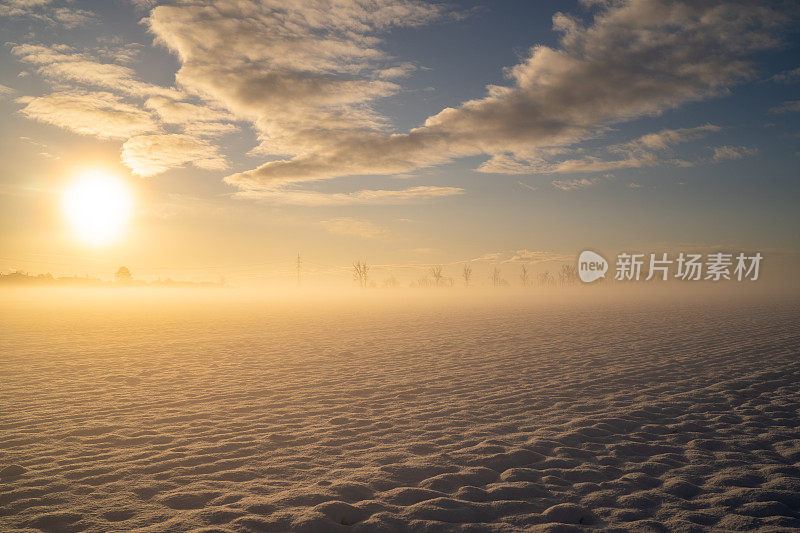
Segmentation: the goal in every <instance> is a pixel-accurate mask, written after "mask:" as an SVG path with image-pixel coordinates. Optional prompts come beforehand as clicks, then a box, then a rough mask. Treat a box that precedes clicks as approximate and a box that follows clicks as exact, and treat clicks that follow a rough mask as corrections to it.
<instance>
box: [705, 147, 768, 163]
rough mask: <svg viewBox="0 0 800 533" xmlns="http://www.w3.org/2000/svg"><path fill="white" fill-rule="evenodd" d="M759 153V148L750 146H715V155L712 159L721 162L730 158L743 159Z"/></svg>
mask: <svg viewBox="0 0 800 533" xmlns="http://www.w3.org/2000/svg"><path fill="white" fill-rule="evenodd" d="M757 153H758V149H757V148H749V147H747V146H715V147H714V155H713V156H711V159H712V160H713V161H714V162H715V163H719V162H721V161H727V160H730V159H742V158H744V157H749V156H752V155H755V154H757Z"/></svg>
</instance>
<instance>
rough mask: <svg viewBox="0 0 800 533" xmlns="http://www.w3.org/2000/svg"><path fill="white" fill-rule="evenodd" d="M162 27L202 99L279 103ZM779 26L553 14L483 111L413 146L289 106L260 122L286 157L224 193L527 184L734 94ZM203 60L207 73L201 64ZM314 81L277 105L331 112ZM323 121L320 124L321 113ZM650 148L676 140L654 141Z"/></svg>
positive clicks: (748, 7) (444, 124)
mask: <svg viewBox="0 0 800 533" xmlns="http://www.w3.org/2000/svg"><path fill="white" fill-rule="evenodd" d="M159 9H161V8H159ZM157 12H158V9H157V10H156V13H157ZM166 13H167V12H166V11H163V12H162V14H166ZM173 15H175V16H173V17H171V18H173V19H175V18H180V19H181V20H182V21H186V20H188V19H190V18H191V16H190V15H188V14H186V13H183V14H182V16H178V15H177V14H174V13H173ZM159 18H163V17H158V16H154V17H151V27H152V29H153V31H155V33H156V34H157V35H159V37H161V38H162V39H163V40H164V41H165V42H168V43H170V45H171V46H172V47H173V49H175V50H177V51H178V53H179V55H180V57H181V59H182V61H183V66H182V68H181V74H182V75H183V77H181V78H180V79H181V80H182V81H184V82H189V83H190V84H199V85H201V89H200V90H206V91H210V92H213V93H214V94H215V95H216V96H217V97H218V98H220V99H221V100H223V101H228V104H229V105H230V106H232V107H236V108H237V109H239V110H240V111H241V112H251V113H254V114H256V115H257V114H258V111H257V110H259V109H260V110H262V112H263V110H265V109H269V108H271V107H273V106H274V104H275V102H274V101H272V100H265V99H264V97H263V96H262V94H263V93H264V92H266V93H270V92H274V91H270V89H274V88H275V83H276V82H275V81H274V80H273V79H272V78H271V77H270V76H269V75H267V74H265V73H263V72H259V73H258V74H257V75H256V74H255V73H254V74H253V75H250V73H247V74H246V75H245V76H244V79H243V81H242V80H240V81H239V82H235V81H233V80H231V79H230V76H229V75H228V72H226V71H225V69H222V72H217V70H218V69H219V65H218V63H219V57H227V56H226V51H227V49H229V47H226V46H225V44H223V43H217V42H216V40H215V39H213V38H212V39H211V40H210V42H211V43H214V46H213V47H212V46H198V43H197V42H192V41H191V40H190V39H187V38H186V33H187V31H186V29H185V28H181V27H176V26H175V25H174V24H173V25H170V24H169V23H164V21H163V20H161V21H160V20H159ZM206 22H207V21H206ZM785 24H786V19H785V17H784V16H783V15H781V14H780V13H778V12H777V11H775V10H772V9H770V8H769V7H767V6H765V5H762V4H760V3H754V2H688V1H684V2H681V1H674V2H673V1H666V0H628V1H619V2H609V3H602V4H599V9H598V10H597V11H596V14H595V17H594V21H593V23H592V24H590V25H588V26H586V25H583V24H582V23H581V22H580V21H578V20H577V19H574V18H570V17H568V16H566V15H562V14H558V15H556V16H555V17H554V25H555V28H556V29H557V30H558V31H560V32H561V33H562V39H561V42H560V46H559V47H558V48H550V47H546V46H535V47H533V48H532V49H531V51H530V53H529V55H528V56H527V57H526V58H525V60H524V61H523V62H522V63H520V64H518V65H516V66H514V67H512V68H510V69H507V75H508V77H509V79H510V84H509V85H506V86H489V87H488V95H487V96H486V97H485V98H481V99H476V100H471V101H468V102H465V103H463V104H462V105H460V106H458V107H455V108H447V109H445V110H443V111H441V112H440V113H438V114H436V115H434V116H432V117H430V118H428V119H427V120H426V121H425V123H424V124H423V125H422V126H421V127H419V128H416V129H414V130H412V131H411V132H410V133H407V134H394V135H389V134H386V133H384V132H382V131H380V129H379V128H372V127H369V126H368V125H367V123H364V125H363V127H362V128H360V129H359V127H358V126H357V125H356V124H355V123H354V122H352V121H350V122H349V123H348V126H347V127H344V126H343V125H342V124H343V123H342V122H341V121H337V120H336V118H335V115H326V114H325V113H323V114H322V115H321V118H320V120H319V121H318V122H317V125H318V128H317V129H315V130H313V132H310V131H308V130H307V128H305V127H303V122H304V121H303V117H305V116H307V115H306V114H304V112H303V109H300V110H298V109H296V108H292V106H289V108H288V109H287V110H286V114H285V115H281V118H279V119H277V120H272V121H269V120H266V119H262V120H259V119H256V120H257V123H258V124H259V125H260V126H261V127H262V129H261V131H262V136H263V143H264V144H265V145H266V146H271V147H273V148H274V150H273V153H279V152H282V153H288V154H290V155H291V157H289V158H285V159H282V160H278V161H271V162H268V163H265V164H264V165H262V166H260V167H258V168H256V169H254V170H251V171H247V172H243V173H239V174H235V175H232V176H229V177H228V178H227V181H228V183H231V184H233V185H236V186H239V187H243V188H247V189H249V190H254V189H257V188H262V189H275V188H280V187H287V186H292V185H296V184H299V183H303V182H308V181H313V180H320V179H329V178H333V177H337V176H344V175H357V174H395V173H401V172H407V171H410V170H413V169H416V168H421V167H426V166H431V165H436V164H440V163H445V162H447V161H450V160H452V159H454V158H458V157H462V156H468V155H478V154H488V155H489V156H490V157H491V159H490V161H489V162H487V163H486V164H485V165H483V166H482V170H485V171H493V172H510V173H519V172H520V170H521V167H520V166H519V165H522V166H523V167H522V168H524V169H525V171H526V172H552V171H554V170H553V168H552V165H550V164H548V163H547V162H545V163H544V164H542V165H539V163H540V161H541V157H540V156H541V152H542V150H547V149H550V148H552V147H559V146H562V147H564V146H571V145H574V144H575V143H578V142H580V141H582V140H586V139H589V138H594V137H597V136H598V135H599V134H600V133H602V131H603V128H605V127H607V126H608V125H611V124H615V123H620V122H625V121H629V120H631V119H634V118H637V117H642V116H649V115H657V114H659V113H661V112H663V111H665V110H667V109H671V108H674V107H676V106H679V105H681V104H684V103H687V102H691V101H697V100H702V99H705V98H709V97H713V96H716V95H719V94H722V93H724V92H725V91H726V89H727V87H728V86H730V85H731V84H734V83H736V82H739V81H742V80H745V79H748V78H750V77H752V75H753V73H754V69H753V66H752V64H751V63H750V62H749V61H748V56H749V55H750V54H751V53H753V52H755V51H758V50H762V49H766V48H769V47H774V46H776V45H777V44H778V43H779V38H778V34H779V33H780V30H781V28H782V27H783V26H784V25H785ZM208 25H209V24H206V25H204V29H206V28H207V27H208ZM210 25H211V26H213V23H212V24H210ZM196 40H199V38H198V39H196ZM203 40H204V42H205V41H206V40H207V38H206V37H204V39H203ZM219 46H222V47H223V50H219V49H218V47H219ZM371 50H375V49H374V48H373V49H371ZM342 57H344V56H342ZM353 57H354V59H357V58H355V56H353ZM198 58H203V59H204V61H203V62H202V64H200V63H198ZM209 58H211V59H209ZM285 59H286V60H287V61H298V62H299V64H301V65H307V64H309V60H308V58H306V57H305V56H303V57H298V56H294V57H293V56H292V55H291V54H289V55H287V57H286V58H285ZM328 59H330V58H329V57H328V58H325V60H328ZM340 59H341V58H340ZM362 59H363V58H362ZM311 64H312V65H313V66H315V67H317V68H319V65H318V64H314V63H313V62H312V63H311ZM356 64H357V65H360V66H359V67H358V68H357V69H356V70H360V69H363V68H364V67H363V65H364V63H359V61H356ZM328 66H330V67H331V69H332V71H333V72H336V71H341V68H342V67H341V66H340V65H339V64H338V63H336V62H334V63H333V64H331V65H328ZM298 70H299V68H295V69H293V70H292V72H297V71H298ZM212 72H213V74H212ZM187 74H191V76H189V77H187V76H186V75H187ZM223 79H224V81H222V80H223ZM204 80H219V81H215V82H212V83H218V84H219V85H222V84H223V83H224V84H225V87H227V92H226V90H224V89H223V88H222V87H216V86H215V87H210V86H209V82H207V81H204ZM312 80H314V76H313V75H312V76H309V77H306V76H304V77H303V78H302V80H300V79H293V78H292V79H289V78H286V77H281V83H280V84H279V85H278V86H277V88H278V93H279V94H282V92H283V89H286V88H287V86H286V85H285V84H286V83H291V86H292V87H295V88H296V90H297V91H298V92H299V94H300V97H299V101H300V102H301V104H300V105H301V107H302V106H303V105H306V104H307V103H308V102H309V101H312V100H313V101H315V102H320V101H321V102H323V103H324V104H330V103H332V102H330V101H328V100H326V97H327V93H325V92H324V91H322V87H324V88H325V89H329V88H331V85H328V84H324V85H323V86H322V87H319V88H318V89H319V90H316V91H314V92H311V91H309V90H307V88H306V84H309V83H312V84H313V83H314V82H313V81H312ZM243 83H244V85H242V84H243ZM372 83H373V82H371V81H363V82H360V83H358V84H356V85H355V86H350V85H347V84H345V85H338V86H337V89H338V91H339V92H341V93H342V94H344V95H350V96H352V99H351V100H350V101H349V103H353V102H356V101H362V102H366V101H369V100H370V99H372V98H374V97H376V96H378V95H380V94H383V93H384V92H385V91H384V89H385V90H386V91H391V90H393V88H390V87H382V88H379V87H380V86H375V85H372ZM314 86H316V84H314ZM255 87H261V88H262V90H261V91H256V90H255ZM233 91H235V94H234V93H233ZM320 91H322V92H320ZM312 97H313V98H312ZM270 98H272V97H270ZM304 102H305V103H304ZM342 103H343V104H344V103H345V102H344V101H342ZM325 109H326V111H329V110H330V106H328V107H326V108H325ZM279 115H280V113H279ZM298 117H299V118H298ZM295 119H297V120H296V121H295ZM345 122H347V121H345ZM342 130H344V131H342ZM333 132H335V134H333ZM643 142H648V141H643ZM649 142H650V143H651V144H657V143H658V142H663V143H669V142H672V140H670V139H667V138H663V137H662V138H661V139H660V140H657V139H651V140H650V141H649ZM657 162H658V158H655V157H654V156H653V155H652V154H643V155H641V156H637V157H626V158H625V159H623V160H620V161H604V160H601V159H599V158H587V159H585V160H569V161H564V162H561V163H559V164H557V166H556V168H555V171H563V172H566V171H581V172H587V171H604V170H608V169H612V168H631V167H640V166H649V165H653V164H656V163H657ZM676 163H677V164H685V162H682V161H676Z"/></svg>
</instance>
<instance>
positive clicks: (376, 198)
mask: <svg viewBox="0 0 800 533" xmlns="http://www.w3.org/2000/svg"><path fill="white" fill-rule="evenodd" d="M460 194H464V189H461V188H459V187H436V186H431V185H421V186H418V187H410V188H407V189H398V190H391V189H364V190H360V191H355V192H350V193H322V192H317V191H307V190H292V189H281V188H279V189H251V190H248V189H244V190H242V191H239V192H238V193H236V196H237V197H238V198H249V199H255V200H262V201H266V202H270V203H278V204H287V205H301V206H342V205H392V204H404V203H409V202H419V201H426V200H432V199H436V198H444V197H447V196H457V195H460Z"/></svg>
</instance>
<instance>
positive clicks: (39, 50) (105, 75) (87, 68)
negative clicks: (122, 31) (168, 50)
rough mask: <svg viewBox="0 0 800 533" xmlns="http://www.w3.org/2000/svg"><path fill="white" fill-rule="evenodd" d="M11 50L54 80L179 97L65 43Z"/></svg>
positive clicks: (124, 68) (178, 93)
mask: <svg viewBox="0 0 800 533" xmlns="http://www.w3.org/2000/svg"><path fill="white" fill-rule="evenodd" d="M11 53H12V54H14V55H15V56H17V58H18V59H19V60H20V61H22V62H24V63H28V64H31V65H36V66H37V72H38V73H39V74H40V75H41V76H44V77H45V78H47V79H49V80H51V81H54V82H58V83H64V82H72V83H79V84H82V85H87V86H92V87H102V88H104V89H109V90H113V91H116V92H121V93H123V94H128V95H133V96H147V95H162V97H172V98H176V99H180V98H181V97H182V96H183V95H182V94H181V93H180V92H178V91H177V90H175V89H170V88H166V87H160V86H158V85H153V84H151V83H145V82H142V81H140V80H139V79H137V76H136V72H135V71H134V70H133V69H131V68H129V67H126V66H123V65H119V64H116V63H101V62H100V61H98V60H97V59H96V58H94V57H92V56H91V55H89V54H86V53H82V52H77V51H75V50H74V49H73V48H71V47H68V46H65V45H55V46H43V45H32V44H21V45H17V46H14V47H13V48H12V49H11Z"/></svg>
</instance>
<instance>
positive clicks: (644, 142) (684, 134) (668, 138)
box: [627, 124, 722, 150]
mask: <svg viewBox="0 0 800 533" xmlns="http://www.w3.org/2000/svg"><path fill="white" fill-rule="evenodd" d="M721 130H722V128H720V127H719V126H715V125H713V124H706V125H704V126H698V127H696V128H679V129H675V130H661V131H660V132H658V133H650V134H648V135H642V136H641V137H639V138H638V139H636V140H635V141H631V142H630V143H628V144H627V147H630V148H639V147H642V148H649V149H652V150H666V149H667V148H670V147H672V146H675V145H676V144H679V143H685V142H689V141H694V140H696V139H700V138H702V137H705V136H706V135H708V134H709V133H716V132H718V131H721Z"/></svg>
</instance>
